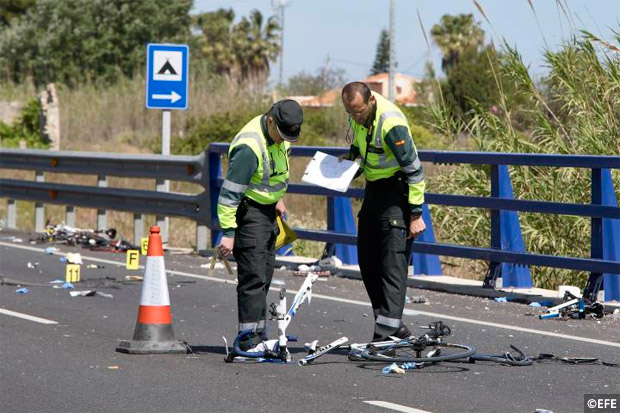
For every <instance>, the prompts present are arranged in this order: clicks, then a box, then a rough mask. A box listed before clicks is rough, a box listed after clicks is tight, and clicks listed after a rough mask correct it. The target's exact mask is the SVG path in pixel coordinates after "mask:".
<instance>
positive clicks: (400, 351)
mask: <svg viewBox="0 0 620 413" xmlns="http://www.w3.org/2000/svg"><path fill="white" fill-rule="evenodd" d="M437 348H439V349H443V350H446V349H450V350H453V351H454V352H450V353H447V354H445V353H444V354H442V353H441V350H440V353H439V355H432V356H427V357H418V355H417V354H416V355H414V354H412V353H414V350H412V348H411V346H410V345H409V344H400V343H396V344H393V345H391V346H386V347H384V348H382V349H371V348H369V349H366V350H363V351H362V352H361V353H360V355H361V357H362V358H363V359H365V360H370V361H381V362H386V363H409V362H412V363H437V362H440V361H449V360H456V359H464V358H468V357H470V356H472V355H474V354H475V353H476V348H475V347H473V346H468V345H465V344H454V343H433V344H429V345H428V346H427V349H425V350H424V351H427V350H428V349H437ZM392 351H393V352H394V353H395V354H394V355H392V354H391V353H392Z"/></svg>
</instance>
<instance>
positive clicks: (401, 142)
mask: <svg viewBox="0 0 620 413" xmlns="http://www.w3.org/2000/svg"><path fill="white" fill-rule="evenodd" d="M394 144H395V145H396V146H401V145H404V144H405V141H404V140H403V139H400V140H397V141H396V142H394Z"/></svg>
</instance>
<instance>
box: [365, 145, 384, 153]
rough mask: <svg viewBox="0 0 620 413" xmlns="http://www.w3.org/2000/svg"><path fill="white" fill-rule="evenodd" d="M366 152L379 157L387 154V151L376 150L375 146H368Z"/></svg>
mask: <svg viewBox="0 0 620 413" xmlns="http://www.w3.org/2000/svg"><path fill="white" fill-rule="evenodd" d="M366 150H367V151H368V152H370V153H378V154H379V155H382V154H384V153H385V151H384V150H383V148H375V147H374V146H370V145H368V147H367V148H366Z"/></svg>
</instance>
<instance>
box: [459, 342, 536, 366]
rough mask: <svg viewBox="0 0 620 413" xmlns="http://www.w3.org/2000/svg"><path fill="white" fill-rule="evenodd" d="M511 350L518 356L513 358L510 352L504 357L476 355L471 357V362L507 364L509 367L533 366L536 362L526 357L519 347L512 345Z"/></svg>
mask: <svg viewBox="0 0 620 413" xmlns="http://www.w3.org/2000/svg"><path fill="white" fill-rule="evenodd" d="M510 348H511V349H513V350H514V351H516V352H517V356H516V357H515V356H513V355H512V354H511V353H510V352H508V351H507V352H505V353H504V354H503V355H489V354H474V355H472V356H471V357H470V362H472V363H475V362H476V361H492V362H495V363H499V364H507V365H509V366H531V365H532V364H534V361H533V360H532V359H531V358H529V357H528V356H526V355H525V353H524V352H523V351H521V350H520V349H519V348H518V347H516V346H514V345H512V344H511V345H510Z"/></svg>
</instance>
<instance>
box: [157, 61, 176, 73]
mask: <svg viewBox="0 0 620 413" xmlns="http://www.w3.org/2000/svg"><path fill="white" fill-rule="evenodd" d="M157 74H158V75H176V74H177V72H176V71H175V70H174V67H172V65H171V64H170V62H169V61H167V60H166V64H165V65H163V66H162V67H161V69H159V72H158V73H157Z"/></svg>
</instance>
